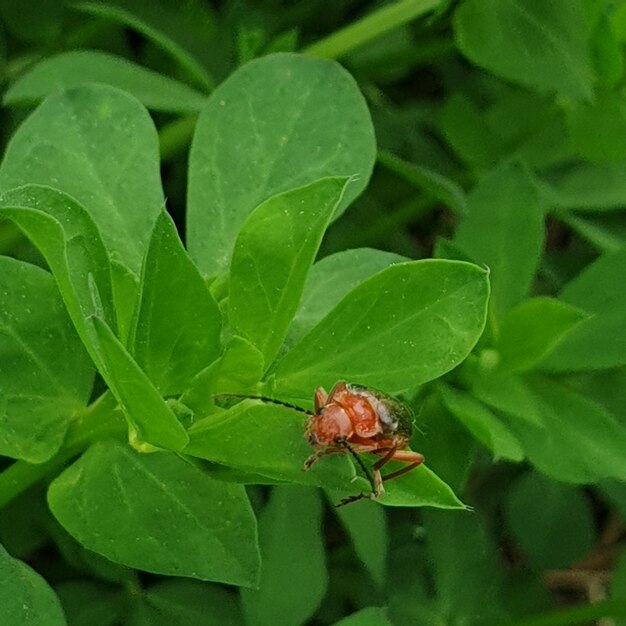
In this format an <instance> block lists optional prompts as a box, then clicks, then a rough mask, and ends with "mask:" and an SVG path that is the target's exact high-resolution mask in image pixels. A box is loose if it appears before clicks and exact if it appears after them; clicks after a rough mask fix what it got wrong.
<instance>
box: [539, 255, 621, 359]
mask: <svg viewBox="0 0 626 626" xmlns="http://www.w3.org/2000/svg"><path fill="white" fill-rule="evenodd" d="M625 267H626V247H623V248H621V249H620V250H619V251H617V252H614V253H610V254H604V255H602V256H601V257H600V258H599V259H597V260H596V261H595V262H594V263H592V264H591V265H589V266H588V267H587V268H586V269H585V270H584V271H583V272H581V273H580V274H579V275H578V276H577V277H576V278H574V280H572V281H570V282H569V283H568V284H567V285H566V286H565V288H564V289H563V291H561V293H560V299H561V300H563V301H564V302H567V303H569V304H571V305H573V306H577V307H580V308H581V309H583V310H584V311H586V312H587V313H590V314H592V317H590V318H588V319H586V320H584V321H583V322H581V323H580V324H579V325H578V326H577V327H576V328H574V329H573V330H572V331H571V332H570V333H569V334H568V335H567V337H565V339H564V340H563V341H562V342H561V343H560V344H559V345H558V346H557V347H556V348H555V350H554V351H553V352H552V354H550V355H549V356H548V357H547V359H546V360H545V361H543V362H542V364H541V366H542V367H544V368H545V369H549V370H556V371H571V370H575V371H578V370H590V369H599V368H610V367H616V366H619V365H624V364H626V292H625V291H624V288H623V274H624V268H625Z"/></svg>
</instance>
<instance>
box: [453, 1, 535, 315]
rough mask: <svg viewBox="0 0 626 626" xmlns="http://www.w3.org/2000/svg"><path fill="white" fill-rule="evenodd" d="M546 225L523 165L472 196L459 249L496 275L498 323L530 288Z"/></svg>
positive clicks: (493, 176)
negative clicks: (499, 318)
mask: <svg viewBox="0 0 626 626" xmlns="http://www.w3.org/2000/svg"><path fill="white" fill-rule="evenodd" d="M505 1H508V0H505ZM543 221H544V217H543V209H542V206H541V200H540V197H539V193H538V192H537V190H536V188H535V185H534V183H533V181H532V179H531V177H530V174H529V173H528V171H527V170H526V169H525V168H523V167H521V166H520V165H517V164H510V163H508V164H504V165H501V166H499V167H497V168H496V169H494V170H492V171H491V172H489V174H487V175H486V176H485V177H484V178H483V179H482V180H481V181H480V182H479V183H478V185H477V186H476V187H475V188H474V189H473V190H472V192H471V193H470V195H469V198H468V214H467V217H466V218H465V219H464V220H463V221H462V222H461V224H460V225H459V227H458V229H457V232H456V236H455V238H454V243H455V244H457V245H458V246H460V247H461V249H462V250H464V251H465V252H466V253H468V254H469V255H470V257H471V258H472V260H473V261H474V262H476V263H481V264H484V265H486V266H487V267H488V268H489V270H490V271H491V275H490V280H491V288H492V296H491V305H492V307H493V310H494V311H495V313H496V314H497V315H498V317H501V316H502V315H503V314H504V313H505V312H506V311H507V310H508V309H510V308H511V307H512V306H515V305H516V304H517V303H518V302H519V301H520V300H522V299H523V298H524V296H525V295H526V294H527V292H528V290H529V288H530V285H531V283H532V280H533V278H534V276H535V272H536V271H537V266H538V264H539V258H540V255H541V250H542V248H543V237H544V225H543Z"/></svg>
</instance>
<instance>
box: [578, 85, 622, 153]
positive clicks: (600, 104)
mask: <svg viewBox="0 0 626 626" xmlns="http://www.w3.org/2000/svg"><path fill="white" fill-rule="evenodd" d="M567 113H568V115H567V121H568V126H569V136H570V141H571V143H572V147H573V148H574V150H575V151H576V154H578V155H579V156H581V157H582V158H584V159H588V160H590V161H620V160H623V159H624V158H626V146H625V144H624V137H625V136H626V102H624V100H623V98H622V96H621V95H617V94H612V93H608V94H600V95H599V96H598V97H597V98H596V100H595V101H594V102H593V103H592V104H579V105H578V106H574V107H572V108H571V110H569V111H568V112H567Z"/></svg>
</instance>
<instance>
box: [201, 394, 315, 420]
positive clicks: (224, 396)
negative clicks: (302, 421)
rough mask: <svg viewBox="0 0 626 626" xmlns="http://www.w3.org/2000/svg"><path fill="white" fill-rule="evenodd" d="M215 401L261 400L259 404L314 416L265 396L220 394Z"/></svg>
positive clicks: (297, 407)
mask: <svg viewBox="0 0 626 626" xmlns="http://www.w3.org/2000/svg"><path fill="white" fill-rule="evenodd" d="M213 398H215V399H216V400H220V399H236V400H261V402H267V403H268V404H277V405H279V406H285V407H287V408H288V409H293V410H294V411H299V412H300V413H304V414H305V415H308V416H309V417H311V416H312V415H315V413H312V412H311V411H307V410H306V409H303V408H302V407H301V406H296V405H295V404H289V403H288V402H283V401H282V400H275V399H274V398H266V397H265V396H247V395H245V394H239V393H220V394H217V395H216V396H213Z"/></svg>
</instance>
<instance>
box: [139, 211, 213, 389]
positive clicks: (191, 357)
mask: <svg viewBox="0 0 626 626" xmlns="http://www.w3.org/2000/svg"><path fill="white" fill-rule="evenodd" d="M174 320H175V323H174V324H173V323H172V322H173V321H174ZM220 328H221V314H220V311H219V309H218V307H217V303H216V302H215V300H214V299H213V296H212V295H211V293H210V292H209V289H208V287H207V285H206V283H205V282H204V279H203V278H202V276H200V274H199V272H198V270H197V269H196V267H195V266H194V264H193V262H192V261H191V259H190V258H189V257H188V255H187V253H186V251H185V249H184V248H183V244H182V242H181V241H180V239H179V238H178V233H177V232H176V226H175V225H174V222H173V221H172V219H171V217H170V216H169V215H168V214H167V213H166V212H165V211H163V212H162V213H161V215H160V216H159V218H158V219H157V222H156V224H155V227H154V230H153V232H152V238H151V240H150V245H149V248H148V252H147V255H146V258H145V261H144V265H143V270H142V276H141V297H140V302H139V308H138V312H137V322H136V326H135V329H134V333H133V335H132V340H131V344H132V346H133V347H132V352H133V356H134V357H135V360H136V361H137V364H138V365H139V366H140V367H141V368H142V369H143V370H144V372H145V373H146V374H147V375H148V377H149V378H150V380H151V381H152V382H153V384H154V385H155V386H156V387H157V389H158V390H159V391H160V392H161V394H162V395H164V396H169V395H174V394H176V393H180V392H181V391H183V390H184V389H185V388H186V387H187V386H188V384H189V383H190V382H191V380H192V378H193V377H194V376H195V375H196V374H197V373H198V372H199V371H200V370H202V369H204V368H205V367H206V366H207V365H209V363H212V362H213V361H214V360H215V359H216V358H217V357H218V356H219V353H220Z"/></svg>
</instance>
